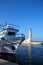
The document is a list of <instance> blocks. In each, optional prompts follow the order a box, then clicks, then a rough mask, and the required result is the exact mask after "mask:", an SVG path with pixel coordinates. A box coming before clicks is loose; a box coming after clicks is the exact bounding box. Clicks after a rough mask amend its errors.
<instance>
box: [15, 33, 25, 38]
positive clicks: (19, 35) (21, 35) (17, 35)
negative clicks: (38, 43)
mask: <svg viewBox="0 0 43 65" xmlns="http://www.w3.org/2000/svg"><path fill="white" fill-rule="evenodd" d="M16 37H24V38H25V35H24V34H22V33H21V34H16Z"/></svg>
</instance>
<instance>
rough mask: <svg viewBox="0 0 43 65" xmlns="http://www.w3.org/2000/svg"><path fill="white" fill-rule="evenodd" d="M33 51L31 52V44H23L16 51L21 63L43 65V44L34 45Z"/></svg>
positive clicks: (23, 64) (22, 64)
mask: <svg viewBox="0 0 43 65" xmlns="http://www.w3.org/2000/svg"><path fill="white" fill-rule="evenodd" d="M31 51H32V52H31V54H30V48H29V45H21V46H20V47H19V48H18V49H17V52H16V57H17V59H18V62H19V63H20V64H21V65H43V45H32V50H31ZM30 56H31V57H32V58H31V60H30Z"/></svg>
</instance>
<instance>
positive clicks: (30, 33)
mask: <svg viewBox="0 0 43 65" xmlns="http://www.w3.org/2000/svg"><path fill="white" fill-rule="evenodd" d="M29 42H32V29H31V28H30V29H29Z"/></svg>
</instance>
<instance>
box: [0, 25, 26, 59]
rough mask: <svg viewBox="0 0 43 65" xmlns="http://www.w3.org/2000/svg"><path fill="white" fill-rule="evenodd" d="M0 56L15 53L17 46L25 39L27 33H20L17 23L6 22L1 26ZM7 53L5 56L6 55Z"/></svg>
mask: <svg viewBox="0 0 43 65" xmlns="http://www.w3.org/2000/svg"><path fill="white" fill-rule="evenodd" d="M1 27H3V28H2V29H1V30H0V57H4V58H6V56H10V55H15V53H16V50H17V48H18V47H19V46H20V45H21V43H22V42H23V41H24V40H25V35H24V34H23V33H19V29H18V26H17V25H12V24H5V25H1V24H0V28H1ZM4 55H5V56H4Z"/></svg>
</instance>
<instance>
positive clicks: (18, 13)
mask: <svg viewBox="0 0 43 65" xmlns="http://www.w3.org/2000/svg"><path fill="white" fill-rule="evenodd" d="M5 21H7V22H8V23H12V24H16V25H20V26H21V27H20V32H23V33H24V34H25V36H26V38H28V30H29V28H32V32H33V39H34V40H43V0H0V24H4V23H5Z"/></svg>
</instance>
